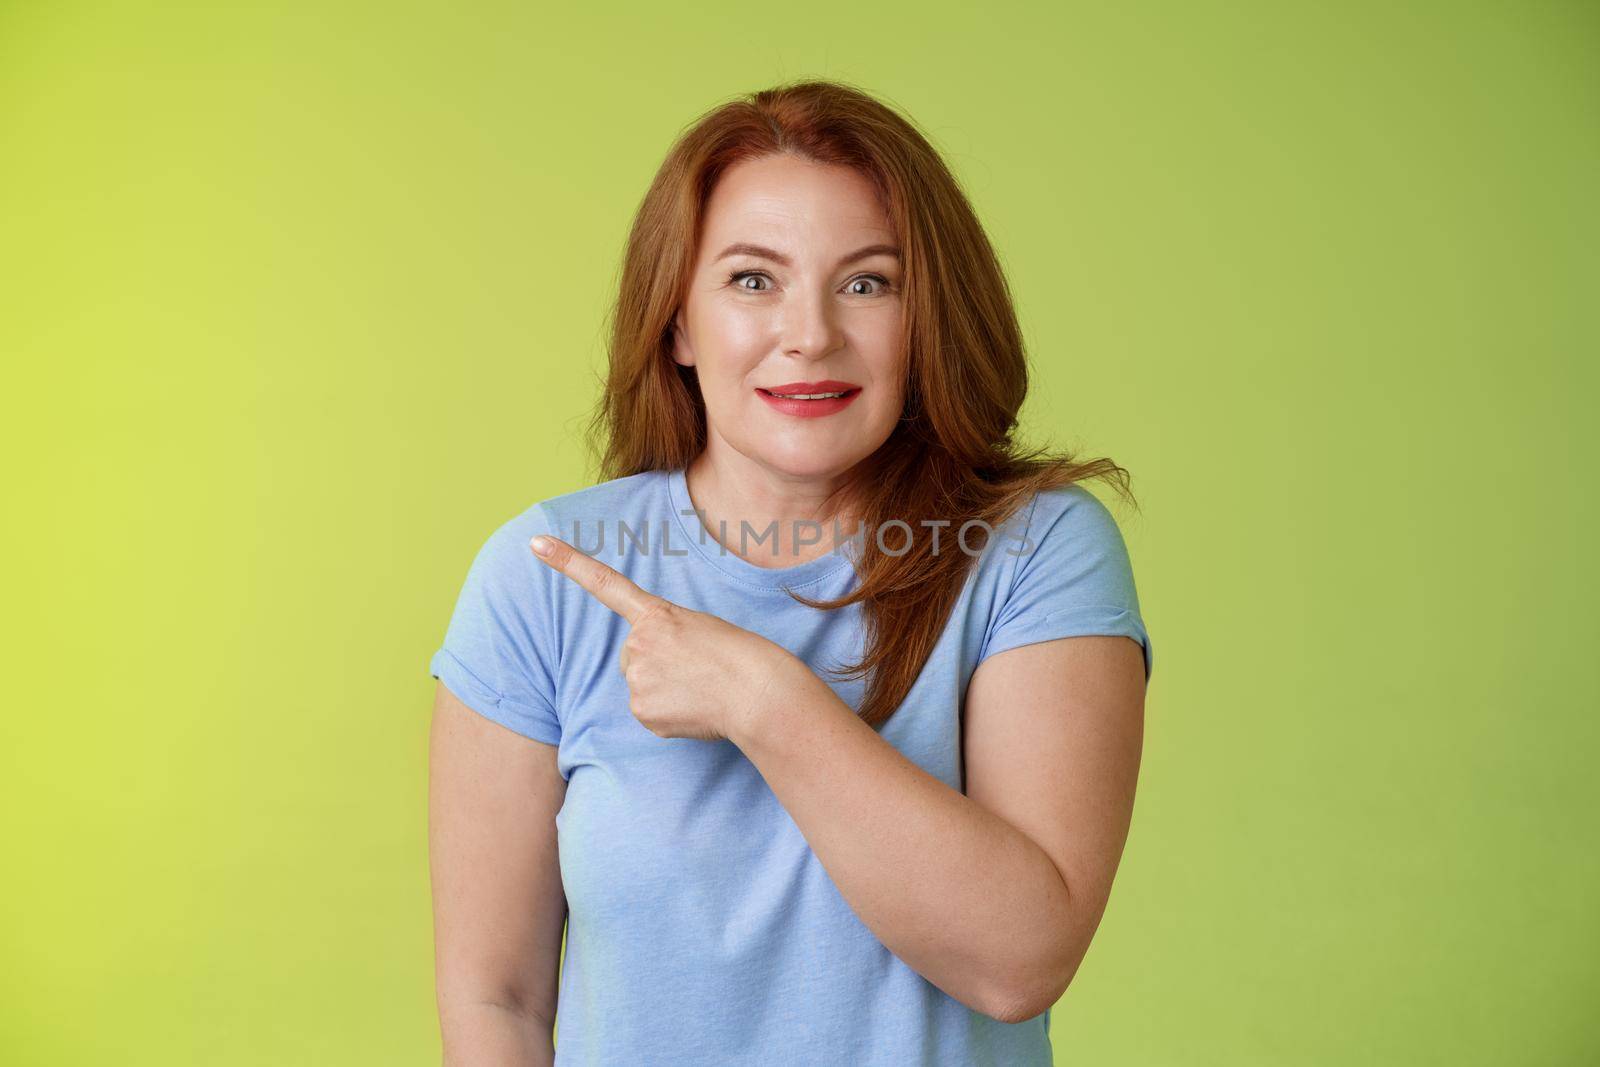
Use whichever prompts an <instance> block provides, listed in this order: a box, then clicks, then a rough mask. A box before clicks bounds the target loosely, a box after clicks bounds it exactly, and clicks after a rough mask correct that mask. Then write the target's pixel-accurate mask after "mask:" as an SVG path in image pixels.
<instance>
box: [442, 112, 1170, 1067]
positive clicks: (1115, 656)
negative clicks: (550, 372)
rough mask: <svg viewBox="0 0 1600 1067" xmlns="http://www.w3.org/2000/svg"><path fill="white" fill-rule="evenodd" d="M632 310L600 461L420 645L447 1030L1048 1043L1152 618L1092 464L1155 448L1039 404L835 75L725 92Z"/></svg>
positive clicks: (696, 145)
mask: <svg viewBox="0 0 1600 1067" xmlns="http://www.w3.org/2000/svg"><path fill="white" fill-rule="evenodd" d="M613 330H614V332H613V337H612V345H611V368H610V378H609V381H608V382H607V384H606V389H605V392H604V396H603V399H602V402H601V405H600V407H599V409H598V412H597V419H596V426H597V429H598V430H599V431H600V436H602V437H603V440H604V453H603V457H602V462H601V469H602V472H603V477H604V480H603V481H602V482H601V483H600V484H597V485H594V486H591V487H589V488H585V489H581V490H578V491H576V492H571V493H567V494H565V495H562V496H557V497H553V498H551V499H548V500H544V501H541V502H539V503H536V504H534V505H533V506H532V507H530V508H528V509H527V510H526V511H524V512H523V513H522V514H520V515H518V516H516V517H515V518H512V519H511V520H509V521H508V522H506V523H505V524H504V525H502V526H501V527H500V528H499V529H498V530H496V531H495V532H494V533H493V534H492V535H491V536H490V537H489V539H488V541H487V543H486V544H485V545H484V546H483V548H482V550H481V552H480V553H479V555H478V557H477V559H476V560H475V561H474V563H473V565H472V567H471V569H470V571H469V573H468V575H467V579H466V583H465V586H464V588H463V589H462V591H461V597H460V600H459V602H458V603H457V606H456V609H455V614H454V615H453V617H452V619H451V621H450V625H449V629H448V631H447V632H446V635H445V639H444V644H443V647H442V648H440V649H439V650H438V652H436V653H435V655H434V658H433V660H432V663H431V665H430V670H431V672H432V674H433V676H434V677H436V678H438V679H439V680H440V683H441V684H440V687H439V689H438V703H437V705H436V709H435V718H434V726H433V734H432V742H431V743H432V752H431V768H432V769H431V775H432V778H431V790H430V793H431V800H430V812H431V814H430V824H431V831H430V832H431V853H432V873H433V879H434V890H435V936H436V949H437V977H438V994H439V1010H440V1016H441V1025H442V1029H443V1033H444V1043H445V1052H446V1062H447V1063H451V1062H459V1063H467V1062H471V1063H489V1062H505V1063H512V1062H518V1063H528V1062H551V1060H552V1055H553V1058H554V1062H555V1063H558V1064H566V1063H573V1064H576V1063H604V1064H630V1065H631V1064H656V1063H660V1064H738V1063H760V1064H775V1063H784V1064H789V1063H796V1064H799V1063H804V1064H811V1063H817V1064H886V1065H887V1064H894V1065H904V1064H950V1065H956V1064H960V1065H967V1064H1006V1065H1025V1064H1048V1063H1050V1062H1051V1049H1050V1041H1049V1035H1048V1025H1049V1014H1050V1012H1049V1009H1050V1007H1051V1005H1052V1004H1053V1003H1054V1002H1055V1001H1056V1000H1057V999H1058V998H1059V997H1060V995H1061V994H1062V992H1063V991H1064V990H1065V988H1066V987H1067V984H1068V982H1069V981H1070V980H1071V978H1072V976H1073V974H1074V973H1075V971H1076V970H1077V967H1078V965H1079V963H1080V961H1081V960H1082V958H1083V955H1084V953H1085V951H1086V950H1087V948H1088V945H1089V940H1090V938H1091V936H1092V935H1093V933H1094V930H1095V928H1096V926H1097V924H1098V923H1099V920H1100V916H1101V914H1102V912H1103V910H1104V907H1105V903H1106V898H1107V894H1108V893H1109V891H1110V887H1111V882H1112V877H1113V875H1114V873H1115V870H1116V866H1117V863H1118V860H1119V858H1120V856H1121V852H1122V848H1123V844H1124V842H1125V840H1126V835H1127V829H1128V823H1129V819H1130V816H1131V811H1132V805H1133V796H1134V786H1135V781H1136V778H1137V773H1138V763H1139V753H1140V746H1141V739H1142V720H1143V702H1144V690H1145V685H1146V682H1147V679H1148V677H1149V672H1150V666H1151V653H1150V642H1149V638H1148V636H1147V634H1146V631H1145V627H1144V623H1143V621H1142V619H1141V617H1140V613H1139V605H1138V599H1137V596H1136V593H1135V589H1134V584H1133V577H1132V572H1131V570H1130V567H1129V560H1128V556H1127V553H1126V550H1125V548H1124V544H1123V541H1122V538H1121V536H1120V532H1119V530H1118V528H1117V525H1116V523H1115V521H1114V520H1113V519H1112V518H1111V516H1110V514H1109V512H1108V510H1107V509H1106V508H1105V507H1104V505H1102V504H1101V503H1100V502H1099V501H1098V500H1097V499H1096V498H1095V497H1094V496H1093V495H1091V494H1090V493H1089V492H1088V491H1087V490H1085V489H1084V488H1083V487H1082V486H1080V485H1078V484H1075V483H1077V482H1079V481H1082V480H1084V479H1086V478H1092V477H1103V478H1107V479H1108V480H1109V481H1110V482H1111V483H1112V484H1113V485H1115V486H1116V487H1117V488H1118V490H1119V491H1121V492H1123V493H1124V495H1127V484H1126V482H1127V479H1126V472H1124V471H1123V470H1122V468H1120V467H1118V466H1116V465H1115V464H1113V463H1111V462H1110V461H1109V460H1104V459H1100V460H1094V461H1091V462H1075V461H1073V460H1072V459H1071V458H1070V457H1059V456H1056V457H1051V456H1046V455H1044V454H1041V453H1037V452H1035V453H1030V454H1026V455H1024V454H1021V453H1020V452H1019V451H1018V449H1017V448H1016V447H1015V446H1014V445H1013V443H1012V441H1011V440H1010V436H1009V435H1010V432H1011V430H1012V428H1013V425H1014V420H1015V417H1016V414H1017V411H1018V408H1019V407H1020V406H1021V404H1022V401H1023V398H1024V395H1025V393H1026V385H1027V377H1026V367H1025V363H1024V354H1023V346H1022V341H1021V337H1020V333H1019V330H1018V327H1017V322H1016V318H1015V316H1014V314H1013V311H1012V307H1011V304H1010V301H1009V298H1008V294H1007V289H1006V286H1005V282H1004V279H1003V277H1002V274H1001V271H1000V268H999V266H998V263H997V262H996V258H995V256H994V253H993V251H992V250H991V248H990V245H989V243H988V241H987V239H986V238H985V236H984V234H983V231H982V229H981V227H980V226H979V224H978V222H977V220H976V218H975V216H974V214H973V212H972V210H971V208H970V207H969V205H968V204H967V202H966V200H965V198H964V197H963V195H962V194H961V192H960V190H959V188H958V186H957V184H956V182H955V181H954V179H953V178H952V176H951V175H950V174H949V172H948V171H947V170H946V168H945V167H944V165H943V164H942V162H941V161H940V159H939V157H938V155H937V153H936V152H935V150H934V149H933V148H932V147H931V146H930V145H929V144H928V142H927V141H926V140H925V139H924V138H923V137H922V136H921V135H920V134H919V133H918V132H917V130H916V129H915V127H914V126H913V125H911V124H910V123H909V122H908V121H906V120H905V119H903V118H902V117H900V116H899V115H897V114H896V113H895V112H893V111H891V110H890V109H889V108H887V107H885V106H884V105H882V104H880V103H879V102H877V101H876V100H874V99H872V98H871V97H869V96H867V95H866V94H864V93H861V92H860V91H858V90H856V89H854V88H852V87H849V86H846V85H842V84H839V83H834V82H806V83H800V84H794V85H789V86H786V87H780V88H776V89H772V90H768V91H765V92H761V93H756V94H754V95H752V96H751V97H749V98H746V99H743V100H739V101H736V102H734V103H730V104H728V105H726V106H724V107H720V108H718V109H716V110H714V111H712V112H711V113H709V114H708V115H707V116H705V117H704V118H703V119H702V120H701V121H700V122H698V123H697V124H696V125H694V126H693V127H692V128H690V129H689V130H688V131H687V132H686V133H685V134H684V135H683V136H682V137H681V138H680V139H679V141H678V142H677V144H676V145H674V147H673V148H672V150H671V152H670V154H669V156H668V158H667V159H666V161H665V163H664V164H663V165H662V167H661V169H660V171H659V173H658V174H657V176H656V178H655V181H654V183H653V184H652V186H651V188H650V190H649V192H648V194H647V195H646V197H645V199H644V202H643V203H642V205H641V207H640V209H639V213H638V217H637V219H636V221H635V224H634V227H633V230H632V233H631V236H630V238H629V243H628V248H627V254H626V261H625V265H624V270H623V276H622V284H621V295H620V298H619V302H618V305H617V309H616V315H615V321H614V324H613ZM796 394H799V395H796ZM824 394H826V395H824ZM990 531H992V536H987V534H988V533H989V532H990ZM540 549H547V550H548V554H544V555H540V554H536V553H537V552H538V550H540ZM564 921H565V923H566V942H565V954H564V960H562V959H558V953H559V950H560V947H561V944H562V931H563V922H564ZM558 986H559V990H558ZM552 1025H554V1027H555V1029H556V1040H555V1042H554V1051H553V1052H552V1041H551V1029H552Z"/></svg>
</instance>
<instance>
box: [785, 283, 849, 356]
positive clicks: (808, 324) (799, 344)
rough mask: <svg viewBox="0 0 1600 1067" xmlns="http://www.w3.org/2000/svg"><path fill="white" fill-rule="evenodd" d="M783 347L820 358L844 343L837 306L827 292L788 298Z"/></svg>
mask: <svg viewBox="0 0 1600 1067" xmlns="http://www.w3.org/2000/svg"><path fill="white" fill-rule="evenodd" d="M784 304H785V306H784V316H783V327H782V328H783V351H784V354H785V355H790V356H799V357H800V358H802V359H819V358H821V357H823V356H826V355H828V354H829V353H831V352H833V351H834V350H835V349H837V348H838V347H839V346H840V344H842V343H843V339H844V334H843V331H842V330H841V329H840V328H839V323H838V321H837V314H836V312H837V309H836V308H835V307H834V304H833V300H832V299H831V297H830V295H829V294H827V293H821V294H812V295H809V296H797V297H795V298H794V299H792V300H787V301H785V302H784Z"/></svg>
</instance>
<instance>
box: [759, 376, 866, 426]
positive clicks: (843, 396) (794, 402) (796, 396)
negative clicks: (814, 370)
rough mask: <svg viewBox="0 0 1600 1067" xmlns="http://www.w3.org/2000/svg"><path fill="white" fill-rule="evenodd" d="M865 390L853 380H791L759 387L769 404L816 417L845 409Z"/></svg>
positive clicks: (797, 414)
mask: <svg viewBox="0 0 1600 1067" xmlns="http://www.w3.org/2000/svg"><path fill="white" fill-rule="evenodd" d="M860 392H861V387H860V386H859V385H852V384H851V383H850V382H838V381H832V380H829V381H822V382H789V383H787V384H785V385H780V386H777V387H776V388H773V389H763V388H761V387H760V386H757V387H756V395H757V396H759V397H760V398H761V399H762V400H763V401H764V402H765V403H766V404H767V406H768V407H771V408H772V409H773V410H774V411H777V412H779V413H781V414H784V415H792V416H794V417H796V418H802V419H812V418H820V417H822V416H824V415H832V414H834V413H835V412H838V411H843V410H844V409H845V408H847V407H849V406H850V403H851V401H853V400H855V398H856V396H857V394H859V393H860Z"/></svg>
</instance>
